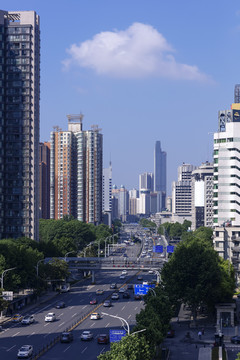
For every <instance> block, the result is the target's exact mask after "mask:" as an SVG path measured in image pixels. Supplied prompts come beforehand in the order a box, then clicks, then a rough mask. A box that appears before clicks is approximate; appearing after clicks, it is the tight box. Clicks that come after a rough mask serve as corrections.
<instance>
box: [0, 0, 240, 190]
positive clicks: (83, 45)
mask: <svg viewBox="0 0 240 360" xmlns="http://www.w3.org/2000/svg"><path fill="white" fill-rule="evenodd" d="M1 9H2V10H35V11H36V12H37V13H38V15H40V26H41V124H40V129H41V141H48V140H49V139H50V132H51V131H52V130H53V126H55V125H58V126H60V127H61V128H62V129H63V130H66V129H67V117H66V115H67V114H78V113H80V112H81V113H83V114H84V119H83V128H84V130H88V129H90V127H91V125H95V124H97V125H98V126H99V128H101V129H102V133H103V137H104V167H107V166H108V164H109V160H110V159H111V161H112V167H113V183H115V184H117V185H118V186H120V185H121V184H123V185H125V187H126V188H127V189H131V188H133V187H138V175H139V174H140V173H142V172H145V171H148V172H151V171H153V150H154V143H155V141H156V140H160V141H161V144H162V149H163V150H164V151H166V152H167V182H168V193H169V194H170V191H171V183H172V181H174V180H177V168H178V166H179V165H181V164H182V163H183V162H185V163H190V164H193V165H196V166H199V165H200V164H201V163H202V162H205V161H206V160H208V161H211V160H212V149H213V141H212V139H213V134H212V133H213V132H214V131H217V114H218V110H222V109H228V108H229V107H230V104H231V103H232V102H233V94H234V85H235V84H237V83H240V76H239V75H238V74H239V67H240V65H239V64H240V47H239V41H240V3H239V1H237V0H230V1H229V0H228V1H227V0H220V1H219V0H218V1H217V0H211V1H209V0H202V1H196V0H182V1H179V0H169V1H165V0H87V1H86V0H68V1H56V0H50V1H46V0H41V1H39V0H38V1H37V0H31V1H28V0H21V1H19V0H18V1H17V0H1Z"/></svg>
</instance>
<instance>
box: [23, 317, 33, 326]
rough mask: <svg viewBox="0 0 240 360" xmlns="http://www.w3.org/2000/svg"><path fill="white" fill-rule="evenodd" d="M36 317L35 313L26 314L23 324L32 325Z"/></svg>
mask: <svg viewBox="0 0 240 360" xmlns="http://www.w3.org/2000/svg"><path fill="white" fill-rule="evenodd" d="M34 321H35V319H34V316H33V315H26V316H24V318H23V319H22V321H21V324H23V325H30V324H32V323H34Z"/></svg>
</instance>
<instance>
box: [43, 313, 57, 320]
mask: <svg viewBox="0 0 240 360" xmlns="http://www.w3.org/2000/svg"><path fill="white" fill-rule="evenodd" d="M55 320H56V315H55V314H54V313H52V312H51V313H48V314H47V315H45V321H46V322H52V321H55Z"/></svg>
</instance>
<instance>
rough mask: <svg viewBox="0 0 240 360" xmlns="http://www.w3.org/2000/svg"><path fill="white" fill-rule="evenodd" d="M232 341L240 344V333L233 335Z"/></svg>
mask: <svg viewBox="0 0 240 360" xmlns="http://www.w3.org/2000/svg"><path fill="white" fill-rule="evenodd" d="M231 343H232V344H240V336H238V335H236V336H232V337H231Z"/></svg>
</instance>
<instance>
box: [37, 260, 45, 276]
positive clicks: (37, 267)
mask: <svg viewBox="0 0 240 360" xmlns="http://www.w3.org/2000/svg"><path fill="white" fill-rule="evenodd" d="M44 260H45V259H41V260H38V262H37V266H36V270H37V277H38V266H39V264H40V262H41V261H44Z"/></svg>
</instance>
